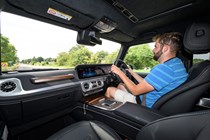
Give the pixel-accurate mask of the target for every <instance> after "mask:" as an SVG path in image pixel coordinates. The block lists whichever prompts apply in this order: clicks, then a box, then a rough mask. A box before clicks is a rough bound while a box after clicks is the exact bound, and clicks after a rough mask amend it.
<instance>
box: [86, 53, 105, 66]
mask: <svg viewBox="0 0 210 140" xmlns="http://www.w3.org/2000/svg"><path fill="white" fill-rule="evenodd" d="M108 54H109V53H108V52H106V51H99V52H96V53H95V54H93V55H92V56H91V61H90V63H91V64H103V63H105V62H104V61H103V60H104V58H105V57H106V56H107V55H108Z"/></svg>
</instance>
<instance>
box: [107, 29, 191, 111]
mask: <svg viewBox="0 0 210 140" xmlns="http://www.w3.org/2000/svg"><path fill="white" fill-rule="evenodd" d="M153 41H155V48H154V49H153V50H152V52H153V53H154V59H155V60H156V61H158V62H159V64H158V65H156V66H155V67H153V68H152V69H151V71H150V73H149V74H148V75H147V76H146V77H145V78H142V77H141V76H139V75H138V74H137V73H135V72H133V71H132V70H131V69H127V70H128V71H129V72H130V73H131V75H132V76H133V77H134V78H135V79H136V80H137V81H138V82H139V83H138V84H137V85H136V84H134V83H133V82H132V81H131V80H130V79H129V78H128V77H127V76H126V75H125V74H124V73H123V72H122V71H121V70H120V69H119V68H118V67H117V66H115V65H112V67H111V71H112V72H113V73H115V74H117V75H119V77H120V78H121V79H122V81H123V82H124V85H123V84H119V85H118V87H117V88H116V87H108V88H107V90H106V93H105V96H106V97H108V98H114V99H115V100H117V101H121V102H123V103H125V102H132V103H137V99H136V98H140V101H141V103H142V104H143V105H145V106H147V107H149V108H151V107H152V106H153V104H154V103H155V102H156V101H157V100H158V99H159V98H160V97H161V96H163V95H164V94H166V93H168V92H170V91H171V90H173V89H175V88H177V87H178V86H179V85H181V84H182V83H183V82H185V81H186V79H187V77H188V74H187V72H186V69H185V67H184V64H183V63H182V61H181V60H180V59H179V58H178V57H176V56H177V53H178V52H179V50H180V48H181V46H182V41H183V40H182V35H181V34H180V33H178V32H171V33H165V34H162V35H158V36H156V37H154V38H153ZM130 93H131V94H130ZM137 95H139V96H137Z"/></svg>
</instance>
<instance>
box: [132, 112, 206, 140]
mask: <svg viewBox="0 0 210 140" xmlns="http://www.w3.org/2000/svg"><path fill="white" fill-rule="evenodd" d="M209 118H210V111H208V112H199V113H190V114H184V115H175V116H171V117H167V118H163V119H160V120H157V121H155V122H152V123H150V124H148V125H147V126H145V127H144V128H143V129H142V131H141V132H140V133H138V134H137V138H136V139H137V140H208V139H209V138H210V133H209V130H210V119H209Z"/></svg>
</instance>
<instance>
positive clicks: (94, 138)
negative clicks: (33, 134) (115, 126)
mask: <svg viewBox="0 0 210 140" xmlns="http://www.w3.org/2000/svg"><path fill="white" fill-rule="evenodd" d="M209 118H210V110H209V111H205V112H195V113H189V114H184V115H174V116H170V117H166V118H162V119H159V120H156V121H154V122H151V123H149V124H147V125H146V126H144V127H143V128H142V129H141V131H140V132H139V133H138V134H137V137H136V140H208V139H209V138H210V133H209V130H210V119H209ZM128 133H129V132H128ZM70 139H73V140H74V139H75V140H86V139H87V140H112V139H113V140H119V139H120V137H119V136H118V135H117V134H116V133H115V132H114V130H112V129H111V128H110V127H108V126H106V125H105V124H102V123H100V122H92V121H82V122H78V123H76V124H73V125H70V126H69V127H67V128H64V129H63V130H60V131H59V132H57V133H56V134H54V135H53V136H51V137H50V138H48V140H70Z"/></svg>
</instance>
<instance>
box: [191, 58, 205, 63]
mask: <svg viewBox="0 0 210 140" xmlns="http://www.w3.org/2000/svg"><path fill="white" fill-rule="evenodd" d="M202 61H204V60H203V59H198V58H195V59H193V64H197V63H200V62H202Z"/></svg>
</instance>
